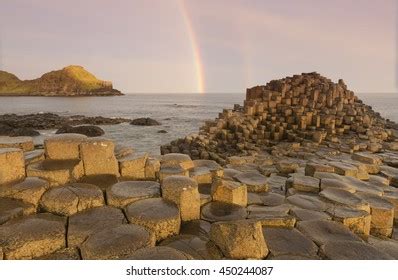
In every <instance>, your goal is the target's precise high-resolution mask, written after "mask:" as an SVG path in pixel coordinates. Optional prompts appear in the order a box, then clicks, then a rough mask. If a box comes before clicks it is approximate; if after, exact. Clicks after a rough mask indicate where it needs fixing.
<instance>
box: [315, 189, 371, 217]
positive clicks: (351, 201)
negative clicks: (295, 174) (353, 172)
mask: <svg viewBox="0 0 398 280" xmlns="http://www.w3.org/2000/svg"><path fill="white" fill-rule="evenodd" d="M319 196H321V197H322V198H324V199H325V200H326V201H328V202H329V203H332V204H335V205H340V206H348V207H351V208H354V209H358V210H364V211H366V212H368V213H370V208H369V203H367V202H366V201H365V200H363V199H361V198H360V197H358V196H357V195H355V194H353V193H350V192H348V191H345V190H342V189H338V188H327V189H325V190H323V191H321V192H320V193H319Z"/></svg>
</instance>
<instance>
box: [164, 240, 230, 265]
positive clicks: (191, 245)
mask: <svg viewBox="0 0 398 280" xmlns="http://www.w3.org/2000/svg"><path fill="white" fill-rule="evenodd" d="M160 246H168V247H171V248H174V249H177V250H179V251H180V252H184V253H185V254H187V255H189V256H192V258H193V259H196V260H219V259H222V258H223V255H222V253H221V252H220V249H219V248H218V247H217V246H216V245H215V244H214V242H212V241H210V240H209V239H208V238H202V237H199V236H195V235H185V234H182V235H176V236H173V237H170V238H168V239H166V240H163V241H162V242H161V243H160Z"/></svg>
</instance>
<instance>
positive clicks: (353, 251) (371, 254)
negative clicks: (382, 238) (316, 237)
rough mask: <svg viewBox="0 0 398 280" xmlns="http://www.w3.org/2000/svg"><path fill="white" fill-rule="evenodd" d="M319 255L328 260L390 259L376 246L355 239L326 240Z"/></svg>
mask: <svg viewBox="0 0 398 280" xmlns="http://www.w3.org/2000/svg"><path fill="white" fill-rule="evenodd" d="M320 255H322V256H323V257H324V258H326V259H330V260H391V259H393V258H392V257H391V256H389V255H387V254H386V253H384V252H382V251H379V250H377V249H376V248H374V247H372V246H370V245H368V244H365V243H362V242H355V241H328V242H327V243H326V244H324V245H322V246H321V248H320Z"/></svg>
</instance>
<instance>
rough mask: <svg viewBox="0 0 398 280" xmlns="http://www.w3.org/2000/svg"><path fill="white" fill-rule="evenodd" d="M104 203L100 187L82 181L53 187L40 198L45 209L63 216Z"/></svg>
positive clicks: (41, 205)
mask: <svg viewBox="0 0 398 280" xmlns="http://www.w3.org/2000/svg"><path fill="white" fill-rule="evenodd" d="M104 204H105V200H104V195H103V193H102V191H101V189H100V188H99V187H97V186H95V185H90V184H81V183H74V184H69V185H65V186H62V187H56V188H52V189H50V190H48V191H47V192H45V193H44V195H43V196H42V198H41V200H40V207H41V208H42V209H43V210H45V211H46V212H50V213H53V214H57V215H61V216H70V215H73V214H76V213H77V212H81V211H84V210H86V209H89V208H94V207H100V206H103V205H104Z"/></svg>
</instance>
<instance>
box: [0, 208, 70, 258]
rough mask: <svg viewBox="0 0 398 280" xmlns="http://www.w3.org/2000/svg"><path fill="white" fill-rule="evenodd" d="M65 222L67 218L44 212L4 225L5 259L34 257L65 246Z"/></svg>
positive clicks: (1, 240) (0, 229)
mask: <svg viewBox="0 0 398 280" xmlns="http://www.w3.org/2000/svg"><path fill="white" fill-rule="evenodd" d="M65 224H66V219H65V218H62V217H59V216H55V215H52V214H48V213H44V214H37V215H32V216H27V217H23V218H19V219H15V220H12V221H10V222H8V223H6V224H4V225H2V226H1V227H0V244H2V247H3V253H4V259H8V260H12V259H33V258H38V257H41V256H44V255H47V254H51V253H53V252H55V251H57V250H59V249H62V248H65V245H66V244H65Z"/></svg>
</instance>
